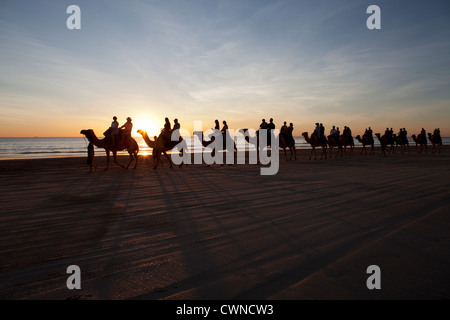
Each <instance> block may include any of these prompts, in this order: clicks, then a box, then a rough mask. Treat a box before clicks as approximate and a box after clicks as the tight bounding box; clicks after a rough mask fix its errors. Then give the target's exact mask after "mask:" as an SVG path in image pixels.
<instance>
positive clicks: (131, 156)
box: [125, 153, 133, 170]
mask: <svg viewBox="0 0 450 320" xmlns="http://www.w3.org/2000/svg"><path fill="white" fill-rule="evenodd" d="M129 155H130V161H129V162H128V164H127V166H126V167H125V169H127V170H128V168H129V167H130V164H131V163H132V162H133V154H132V153H129Z"/></svg>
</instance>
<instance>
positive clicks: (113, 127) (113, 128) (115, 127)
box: [109, 116, 120, 145]
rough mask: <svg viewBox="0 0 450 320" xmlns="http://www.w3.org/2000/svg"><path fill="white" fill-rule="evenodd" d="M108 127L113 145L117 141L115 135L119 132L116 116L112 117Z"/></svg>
mask: <svg viewBox="0 0 450 320" xmlns="http://www.w3.org/2000/svg"><path fill="white" fill-rule="evenodd" d="M109 128H110V136H111V141H112V144H113V145H115V144H116V143H117V142H118V141H117V136H118V135H119V133H120V130H119V122H117V117H116V116H114V117H113V122H111V126H110V127H109Z"/></svg>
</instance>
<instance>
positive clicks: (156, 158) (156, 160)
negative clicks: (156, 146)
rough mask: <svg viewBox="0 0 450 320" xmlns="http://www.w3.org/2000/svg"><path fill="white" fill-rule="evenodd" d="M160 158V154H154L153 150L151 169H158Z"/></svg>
mask: <svg viewBox="0 0 450 320" xmlns="http://www.w3.org/2000/svg"><path fill="white" fill-rule="evenodd" d="M160 158H161V153H160V152H155V150H153V169H156V168H157V167H158V163H159V160H160Z"/></svg>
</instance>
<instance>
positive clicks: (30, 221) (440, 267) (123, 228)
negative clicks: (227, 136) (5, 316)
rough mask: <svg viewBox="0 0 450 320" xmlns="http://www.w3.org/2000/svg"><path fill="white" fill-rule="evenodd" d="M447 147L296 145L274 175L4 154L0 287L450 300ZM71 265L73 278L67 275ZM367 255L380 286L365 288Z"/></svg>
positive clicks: (12, 291)
mask: <svg viewBox="0 0 450 320" xmlns="http://www.w3.org/2000/svg"><path fill="white" fill-rule="evenodd" d="M449 151H450V149H449V148H448V147H444V149H443V153H441V154H431V153H428V154H416V153H415V152H414V153H411V154H408V153H406V154H395V155H392V154H388V155H387V156H386V157H380V156H379V152H378V150H377V152H376V154H375V155H367V156H361V155H359V152H358V151H355V152H354V154H353V155H352V156H350V155H348V154H347V155H345V156H344V157H343V158H333V159H328V160H316V161H314V160H312V161H310V160H308V157H309V151H307V150H301V151H298V152H297V155H298V159H297V160H296V161H289V162H286V161H285V160H284V157H283V156H281V157H280V170H279V172H278V174H276V175H274V176H261V175H260V172H259V166H254V165H235V166H218V165H213V166H211V167H206V166H199V165H192V166H188V167H182V168H173V169H169V168H167V162H165V163H164V166H161V167H159V168H158V169H157V170H152V168H151V165H152V163H151V160H150V158H148V157H140V163H139V165H138V168H137V169H136V170H132V169H129V170H123V169H121V168H119V167H117V166H115V165H112V166H111V169H110V170H109V171H106V172H105V171H103V170H98V171H97V172H94V173H92V174H89V173H88V167H87V165H86V158H61V159H36V160H8V161H0V180H1V184H0V203H1V206H2V210H1V212H2V213H1V215H0V239H1V241H0V298H1V299H67V298H77V299H188V300H191V299H192V300H194V299H289V300H292V299H449V298H450V233H449V230H450V228H449V227H450V215H449V212H450V152H449ZM97 154H98V155H100V154H101V152H100V151H98V150H97ZM126 160H127V158H126V157H121V161H122V163H125V162H126ZM96 163H97V164H98V165H99V166H101V167H102V168H104V167H105V158H104V157H96ZM70 265H78V266H79V267H80V268H81V286H82V289H81V290H76V291H71V290H68V289H67V287H66V280H67V278H68V276H69V275H68V274H66V269H67V267H68V266H70ZM370 265H377V266H379V267H380V269H381V290H369V289H368V288H367V287H366V280H367V278H368V277H369V275H368V274H367V273H366V269H367V267H368V266H370Z"/></svg>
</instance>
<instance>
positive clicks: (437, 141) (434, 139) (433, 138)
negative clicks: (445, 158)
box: [428, 132, 442, 153]
mask: <svg viewBox="0 0 450 320" xmlns="http://www.w3.org/2000/svg"><path fill="white" fill-rule="evenodd" d="M428 139H429V140H430V142H431V145H432V149H431V152H432V153H436V147H437V152H438V153H441V148H442V138H441V136H440V135H435V134H431V133H430V132H428Z"/></svg>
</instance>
